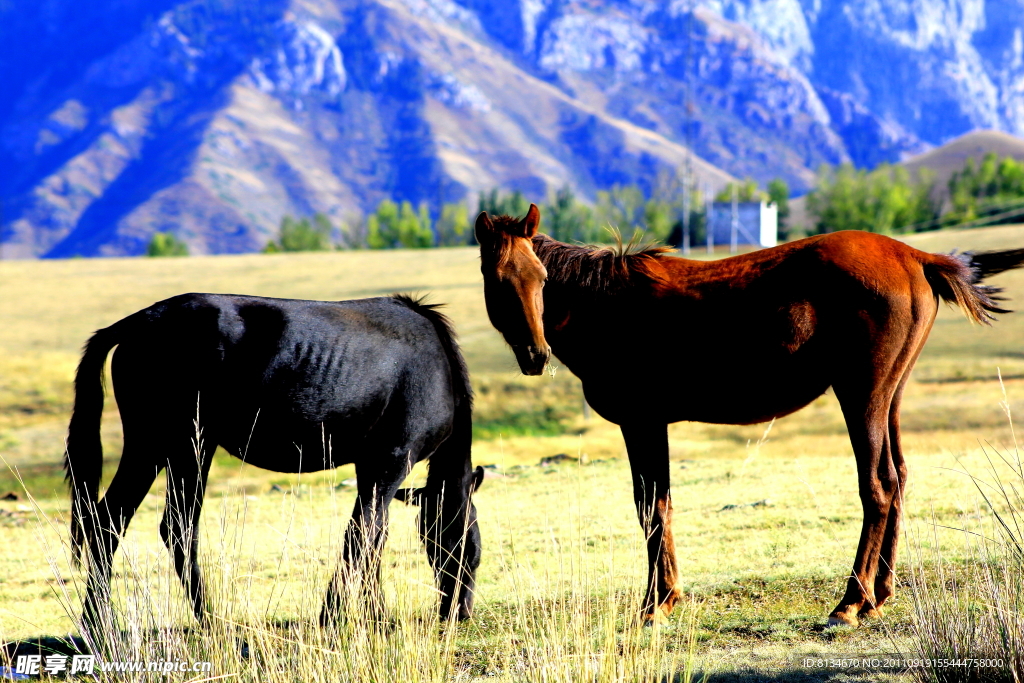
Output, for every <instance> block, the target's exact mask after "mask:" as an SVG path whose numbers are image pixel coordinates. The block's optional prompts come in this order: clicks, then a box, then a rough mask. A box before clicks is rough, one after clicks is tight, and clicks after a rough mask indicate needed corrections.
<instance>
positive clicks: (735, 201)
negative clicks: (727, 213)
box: [729, 183, 740, 254]
mask: <svg viewBox="0 0 1024 683" xmlns="http://www.w3.org/2000/svg"><path fill="white" fill-rule="evenodd" d="M730 227H731V229H730V231H729V253H730V254H735V253H736V252H737V251H738V247H739V237H740V207H739V197H738V195H737V192H736V183H733V184H732V225H731V226H730Z"/></svg>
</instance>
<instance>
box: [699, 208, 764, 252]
mask: <svg viewBox="0 0 1024 683" xmlns="http://www.w3.org/2000/svg"><path fill="white" fill-rule="evenodd" d="M708 224H709V227H710V234H711V236H712V238H713V241H714V244H716V245H718V244H728V245H729V246H731V247H733V248H735V247H736V246H738V245H741V244H756V245H758V246H762V247H774V246H775V245H776V244H777V243H778V239H779V208H778V207H777V206H776V205H775V204H770V203H768V202H736V203H735V204H734V203H733V202H714V203H713V204H712V205H711V215H710V220H709V221H708Z"/></svg>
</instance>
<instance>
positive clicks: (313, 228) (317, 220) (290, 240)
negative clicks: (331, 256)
mask: <svg viewBox="0 0 1024 683" xmlns="http://www.w3.org/2000/svg"><path fill="white" fill-rule="evenodd" d="M333 230H334V228H333V226H332V225H331V221H330V220H329V219H328V218H327V216H325V215H323V214H322V213H318V214H316V215H314V216H313V220H312V221H310V220H309V219H308V218H302V219H300V220H295V219H294V218H292V217H291V216H285V217H284V218H282V219H281V235H280V237H279V238H278V240H277V242H273V241H271V242H268V243H267V246H266V247H265V248H264V249H263V251H264V252H265V253H268V254H272V253H276V252H280V251H327V250H329V249H330V248H331V232H332V231H333Z"/></svg>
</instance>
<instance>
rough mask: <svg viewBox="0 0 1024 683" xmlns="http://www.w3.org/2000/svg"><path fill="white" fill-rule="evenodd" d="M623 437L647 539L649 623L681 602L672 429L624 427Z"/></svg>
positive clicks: (645, 608)
mask: <svg viewBox="0 0 1024 683" xmlns="http://www.w3.org/2000/svg"><path fill="white" fill-rule="evenodd" d="M622 436H623V438H624V439H625V440H626V450H627V452H628V453H629V466H630V469H631V470H632V473H633V500H634V502H635V503H636V509H637V515H638V516H639V518H640V525H641V526H642V527H643V529H644V533H645V534H646V536H647V565H648V568H647V593H646V595H645V597H644V604H643V612H642V614H643V617H644V619H645V620H647V621H653V620H655V619H657V618H659V617H663V616H667V615H668V614H669V613H670V612H671V611H672V609H673V608H674V607H675V604H676V602H678V601H679V590H678V589H677V588H676V578H677V572H676V546H675V541H674V540H673V538H672V493H671V490H670V487H669V483H670V482H669V465H668V426H667V425H665V424H639V423H630V424H623V425H622Z"/></svg>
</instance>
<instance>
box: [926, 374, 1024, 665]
mask: <svg viewBox="0 0 1024 683" xmlns="http://www.w3.org/2000/svg"><path fill="white" fill-rule="evenodd" d="M1001 381H1002V380H1001V379H1000V382H1001ZM1003 395H1004V401H1003V404H1002V408H1003V409H1004V411H1005V412H1006V416H1007V419H1008V420H1009V422H1010V427H1011V433H1012V429H1013V419H1012V416H1011V415H1010V409H1009V402H1008V401H1006V400H1005V395H1006V390H1005V387H1004V388H1003ZM1012 438H1013V444H1012V447H1011V448H1010V449H1008V450H1000V449H997V448H994V447H992V446H991V445H989V446H988V447H984V448H983V450H984V453H985V456H986V458H987V460H988V471H987V472H986V473H985V474H984V475H983V476H978V475H975V474H972V473H969V472H966V471H965V472H964V474H965V475H966V476H968V477H970V478H971V480H972V482H973V483H974V485H975V486H976V488H977V490H978V493H979V495H980V499H981V500H980V503H979V505H978V507H977V509H976V511H975V514H974V515H971V516H967V515H965V516H964V518H963V520H964V524H963V528H962V529H960V530H959V531H960V532H961V533H962V538H963V558H962V559H959V558H958V559H953V558H951V557H950V556H949V555H948V554H944V553H943V552H942V550H941V547H940V544H939V539H938V527H937V525H935V527H933V547H932V549H931V550H930V551H926V550H925V549H924V547H923V544H922V543H921V542H916V543H911V544H908V545H910V546H911V555H912V557H911V561H910V585H911V588H912V595H913V601H914V611H915V616H916V619H915V622H914V626H913V638H912V642H913V643H914V646H915V647H916V652H915V653H914V656H916V657H917V658H920V659H924V660H933V661H934V660H940V661H942V660H947V661H948V660H953V661H956V660H988V662H989V663H990V664H991V662H992V661H993V660H994V661H997V662H1001V664H1000V665H999V666H995V667H993V666H977V665H974V664H973V662H972V663H971V664H970V665H954V666H948V665H943V666H934V665H933V666H925V667H920V668H915V669H913V671H914V673H915V674H916V675H917V678H918V679H919V680H921V681H924V682H928V683H959V682H961V681H1007V682H1013V683H1021V682H1022V681H1024V461H1022V459H1021V453H1020V449H1019V448H1018V444H1017V441H1016V436H1015V435H1014V436H1013V437H1012ZM974 520H977V521H974ZM912 540H917V539H912Z"/></svg>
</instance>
